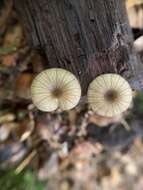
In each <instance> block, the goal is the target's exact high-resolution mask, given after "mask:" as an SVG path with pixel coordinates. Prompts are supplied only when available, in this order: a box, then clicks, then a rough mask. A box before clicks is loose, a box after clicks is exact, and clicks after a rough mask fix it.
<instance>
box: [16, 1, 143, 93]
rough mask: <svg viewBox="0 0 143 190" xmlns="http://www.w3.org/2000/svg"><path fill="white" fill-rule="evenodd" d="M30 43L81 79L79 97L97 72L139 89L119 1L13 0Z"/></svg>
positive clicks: (52, 62)
mask: <svg viewBox="0 0 143 190" xmlns="http://www.w3.org/2000/svg"><path fill="white" fill-rule="evenodd" d="M14 6H15V8H16V11H17V13H18V14H19V16H20V18H21V20H22V22H23V24H24V28H25V31H26V34H27V37H28V41H29V43H30V45H31V46H32V47H34V48H40V49H41V50H43V51H44V52H45V55H46V58H47V64H46V68H51V67H61V68H64V69H67V70H69V71H71V72H72V73H74V74H75V75H76V76H77V77H78V78H79V80H80V83H81V86H82V90H83V94H86V92H87V87H88V85H89V83H90V82H91V81H92V80H93V79H94V78H95V77H96V76H98V75H100V74H102V73H111V72H112V73H119V74H121V75H122V76H124V77H125V78H127V79H128V80H131V84H132V86H133V88H138V89H141V88H143V86H142V85H141V82H140V81H139V78H138V75H140V80H142V66H141V64H140V60H139V59H138V58H137V56H136V53H135V52H134V49H133V38H132V33H131V29H130V27H129V22H128V18H127V14H126V9H125V2H124V0H106V1H105V0H20V1H19V0H14Z"/></svg>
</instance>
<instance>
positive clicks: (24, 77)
mask: <svg viewBox="0 0 143 190" xmlns="http://www.w3.org/2000/svg"><path fill="white" fill-rule="evenodd" d="M33 78H34V75H33V74H31V73H21V74H19V75H18V77H17V79H16V87H15V95H16V96H18V97H20V98H24V99H29V98H30V86H31V83H32V80H33Z"/></svg>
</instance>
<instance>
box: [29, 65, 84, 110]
mask: <svg viewBox="0 0 143 190" xmlns="http://www.w3.org/2000/svg"><path fill="white" fill-rule="evenodd" d="M31 97H32V100H33V103H34V105H35V106H36V107H37V108H38V109H39V110H41V111H47V112H51V111H54V110H56V109H58V108H60V109H61V110H69V109H72V108H74V107H75V106H76V105H77V104H78V102H79V100H80V97H81V87H80V84H79V81H78V80H77V79H76V77H75V76H74V75H73V74H72V73H70V72H69V71H66V70H64V69H60V68H52V69H47V70H44V71H42V72H41V73H40V74H38V75H37V77H36V78H35V79H34V81H33V82H32V86H31Z"/></svg>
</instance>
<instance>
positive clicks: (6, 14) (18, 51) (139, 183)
mask: <svg viewBox="0 0 143 190" xmlns="http://www.w3.org/2000/svg"><path fill="white" fill-rule="evenodd" d="M24 34H25V33H24V31H23V29H22V26H21V23H20V21H19V18H18V16H17V15H16V13H15V12H14V10H13V5H12V1H11V0H7V1H0V189H1V190H32V189H34V190H46V189H48V190H143V159H142V157H143V93H141V92H134V101H133V104H132V105H131V107H130V109H129V110H128V111H127V112H125V113H123V114H122V115H120V116H116V117H114V118H105V117H100V116H98V115H96V114H95V113H93V112H92V111H91V110H90V109H89V108H88V106H87V105H86V104H84V105H83V104H82V105H79V106H77V107H76V108H75V109H73V110H70V111H66V112H60V111H57V112H54V113H42V112H40V111H38V110H37V109H36V108H35V107H34V105H33V104H32V101H31V99H30V85H31V82H32V80H33V78H34V76H35V75H36V74H37V73H39V72H40V71H42V70H43V69H44V68H45V64H46V63H45V60H44V58H43V57H42V55H41V54H40V52H38V50H33V49H32V48H31V47H29V46H28V43H27V41H26V38H25V35H24Z"/></svg>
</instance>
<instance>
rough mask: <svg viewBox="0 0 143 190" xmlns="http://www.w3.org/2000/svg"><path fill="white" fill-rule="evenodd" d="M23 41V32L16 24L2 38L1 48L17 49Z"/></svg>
mask: <svg viewBox="0 0 143 190" xmlns="http://www.w3.org/2000/svg"><path fill="white" fill-rule="evenodd" d="M22 40H23V30H22V27H21V25H19V24H17V25H15V26H14V27H13V28H10V29H9V30H8V31H7V33H6V34H5V37H4V42H3V46H4V47H10V46H15V47H16V48H19V47H20V46H21V43H22Z"/></svg>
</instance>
